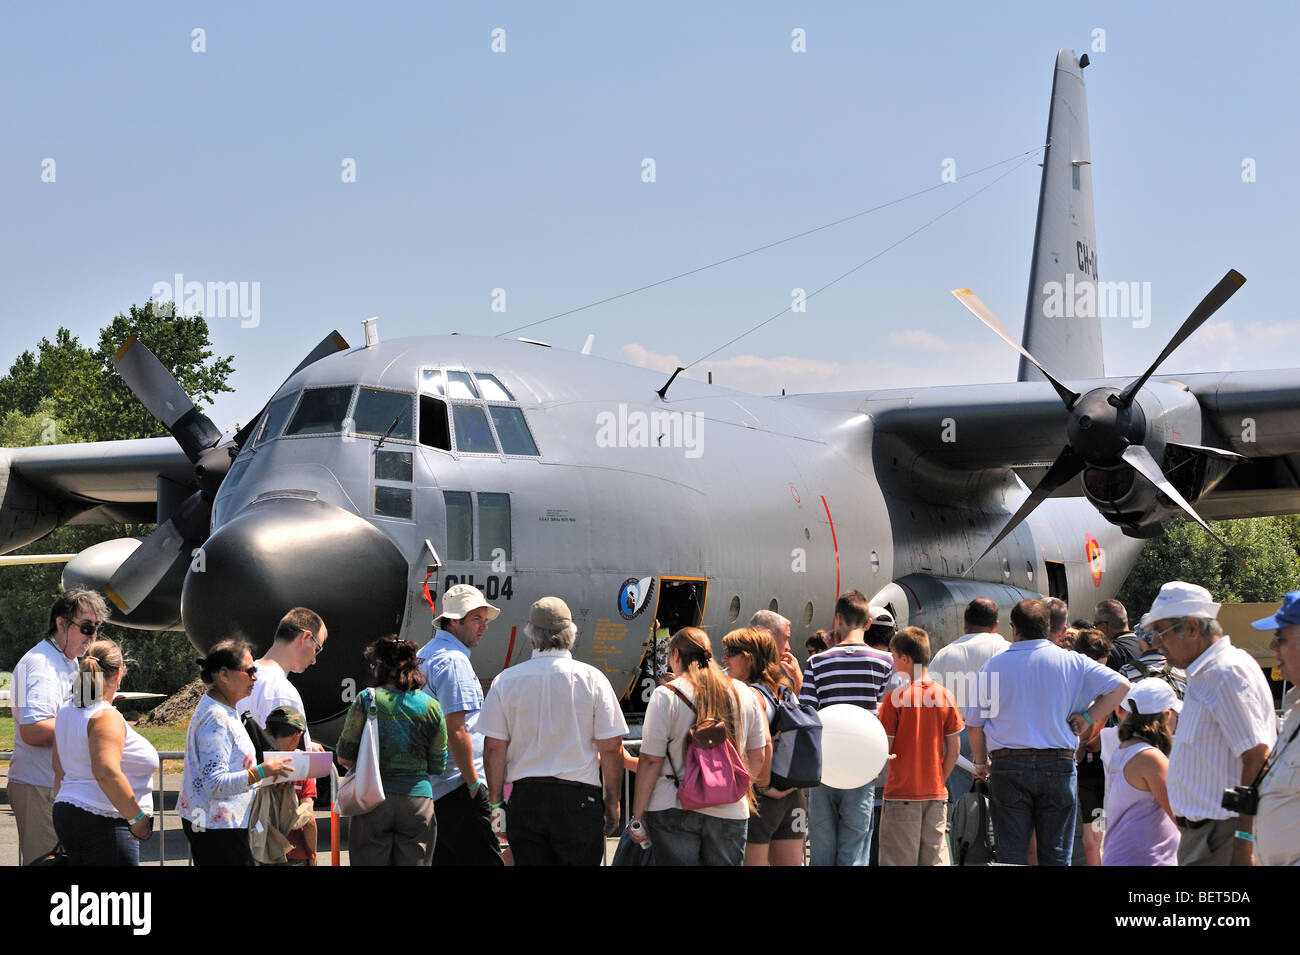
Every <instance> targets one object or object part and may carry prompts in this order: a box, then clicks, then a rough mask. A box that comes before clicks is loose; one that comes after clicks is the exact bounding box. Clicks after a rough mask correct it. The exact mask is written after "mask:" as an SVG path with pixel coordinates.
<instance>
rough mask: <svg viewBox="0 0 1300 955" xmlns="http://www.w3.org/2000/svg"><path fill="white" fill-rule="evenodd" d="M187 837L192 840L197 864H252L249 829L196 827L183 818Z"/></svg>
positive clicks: (191, 846) (192, 855) (192, 850)
mask: <svg viewBox="0 0 1300 955" xmlns="http://www.w3.org/2000/svg"><path fill="white" fill-rule="evenodd" d="M181 828H182V829H184V830H185V838H186V839H188V840H189V841H190V857H191V858H192V859H193V860H194V864H195V865H222V866H226V865H252V864H253V853H252V850H251V849H249V847H248V830H247V829H195V828H194V827H193V826H192V825H190V821H189V820H188V819H182V820H181Z"/></svg>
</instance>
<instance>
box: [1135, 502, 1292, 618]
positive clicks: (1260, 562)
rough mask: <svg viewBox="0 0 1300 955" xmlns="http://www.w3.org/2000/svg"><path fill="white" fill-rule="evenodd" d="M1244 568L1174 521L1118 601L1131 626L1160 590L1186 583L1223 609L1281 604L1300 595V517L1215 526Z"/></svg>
mask: <svg viewBox="0 0 1300 955" xmlns="http://www.w3.org/2000/svg"><path fill="white" fill-rule="evenodd" d="M1210 526H1211V527H1212V528H1213V529H1214V532H1215V533H1216V534H1218V535H1219V536H1220V537H1222V538H1223V539H1224V540H1225V541H1227V542H1228V545H1229V546H1230V547H1232V549H1233V550H1234V551H1236V552H1237V553H1238V554H1239V555H1240V556H1241V559H1242V560H1243V561H1245V566H1242V565H1240V564H1238V563H1237V562H1236V561H1235V560H1234V559H1233V558H1232V555H1231V554H1229V553H1228V552H1227V551H1225V550H1224V549H1223V548H1222V547H1221V546H1220V545H1219V544H1218V542H1216V541H1215V540H1214V539H1213V538H1212V537H1210V535H1209V534H1207V533H1205V531H1203V530H1202V529H1201V528H1200V527H1199V526H1198V525H1197V524H1195V523H1193V522H1191V521H1174V522H1172V523H1170V524H1168V525H1167V526H1166V528H1165V534H1164V536H1163V537H1158V538H1154V539H1153V540H1151V541H1148V542H1147V545H1146V547H1144V548H1143V549H1142V554H1141V556H1139V557H1138V562H1137V565H1136V566H1135V567H1134V568H1133V572H1132V573H1130V574H1129V576H1128V579H1126V580H1125V581H1124V586H1123V587H1121V588H1120V592H1119V595H1118V597H1119V601H1120V602H1121V603H1122V604H1124V606H1125V607H1127V608H1128V609H1129V616H1130V620H1136V618H1138V617H1140V616H1141V610H1139V609H1138V608H1142V610H1145V609H1146V608H1148V607H1150V606H1151V602H1152V601H1153V600H1155V597H1156V594H1157V593H1158V592H1159V591H1160V586H1161V584H1164V583H1166V582H1168V581H1170V580H1185V581H1187V582H1189V583H1193V584H1200V585H1201V586H1202V587H1205V588H1206V589H1207V590H1209V592H1210V593H1211V594H1212V595H1213V596H1214V599H1215V600H1216V601H1218V602H1220V603H1254V602H1266V601H1274V600H1280V599H1281V598H1282V595H1283V594H1285V593H1287V592H1288V591H1291V590H1300V558H1298V557H1297V555H1298V554H1300V517H1296V516H1287V517H1252V518H1248V519H1245V520H1239V521H1211V522H1210Z"/></svg>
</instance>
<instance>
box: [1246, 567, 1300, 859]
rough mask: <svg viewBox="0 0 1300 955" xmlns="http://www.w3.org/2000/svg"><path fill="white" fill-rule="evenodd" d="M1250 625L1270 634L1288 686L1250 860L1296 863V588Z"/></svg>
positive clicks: (1299, 624) (1299, 621) (1299, 847)
mask: <svg viewBox="0 0 1300 955" xmlns="http://www.w3.org/2000/svg"><path fill="white" fill-rule="evenodd" d="M1251 626H1253V627H1254V628H1255V629H1256V630H1273V631H1275V632H1274V634H1273V639H1272V641H1271V642H1270V643H1269V647H1271V648H1272V650H1273V652H1274V653H1276V654H1277V665H1278V668H1279V669H1280V670H1281V671H1282V679H1283V680H1285V681H1286V682H1287V683H1290V684H1291V689H1290V690H1288V691H1287V694H1286V699H1285V701H1284V703H1285V706H1286V711H1287V713H1286V719H1285V720H1284V721H1283V723H1282V734H1281V736H1279V737H1278V744H1277V746H1276V747H1275V748H1274V750H1273V752H1272V753H1270V754H1269V757H1268V771H1267V772H1266V773H1265V775H1264V778H1263V779H1262V780H1260V782H1259V815H1258V816H1257V818H1256V820H1255V838H1256V839H1257V840H1258V842H1256V844H1255V857H1256V859H1257V860H1258V861H1259V864H1260V865H1300V742H1297V741H1296V735H1297V734H1300V687H1297V686H1296V684H1297V683H1300V590H1293V591H1291V592H1290V593H1289V594H1287V595H1286V596H1285V597H1284V598H1283V599H1282V606H1281V607H1279V608H1278V611H1277V613H1275V614H1273V615H1272V616H1271V617H1265V618H1264V619H1263V620H1256V621H1255V622H1254V623H1253V624H1251Z"/></svg>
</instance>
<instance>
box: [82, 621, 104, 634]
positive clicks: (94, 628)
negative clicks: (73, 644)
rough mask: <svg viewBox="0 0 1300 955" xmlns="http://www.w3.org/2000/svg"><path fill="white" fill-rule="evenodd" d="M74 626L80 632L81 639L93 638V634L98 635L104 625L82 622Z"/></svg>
mask: <svg viewBox="0 0 1300 955" xmlns="http://www.w3.org/2000/svg"><path fill="white" fill-rule="evenodd" d="M75 626H76V628H77V629H78V630H80V631H81V635H82V636H83V637H93V636H94V635H95V634H97V633H99V631H100V628H102V627H103V626H104V625H103V624H102V623H91V622H90V621H89V620H83V621H81V623H79V624H75Z"/></svg>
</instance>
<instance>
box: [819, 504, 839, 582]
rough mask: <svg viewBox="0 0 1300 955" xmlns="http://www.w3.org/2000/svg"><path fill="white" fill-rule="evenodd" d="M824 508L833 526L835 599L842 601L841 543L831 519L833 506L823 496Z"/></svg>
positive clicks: (827, 518)
mask: <svg viewBox="0 0 1300 955" xmlns="http://www.w3.org/2000/svg"><path fill="white" fill-rule="evenodd" d="M822 507H824V508H826V520H828V521H830V524H831V544H832V545H833V546H834V548H835V599H836V600H839V599H840V542H839V541H838V540H836V539H835V521H834V520H833V519H832V518H831V506H830V505H829V504H827V503H826V495H825V494H823V495H822Z"/></svg>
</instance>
